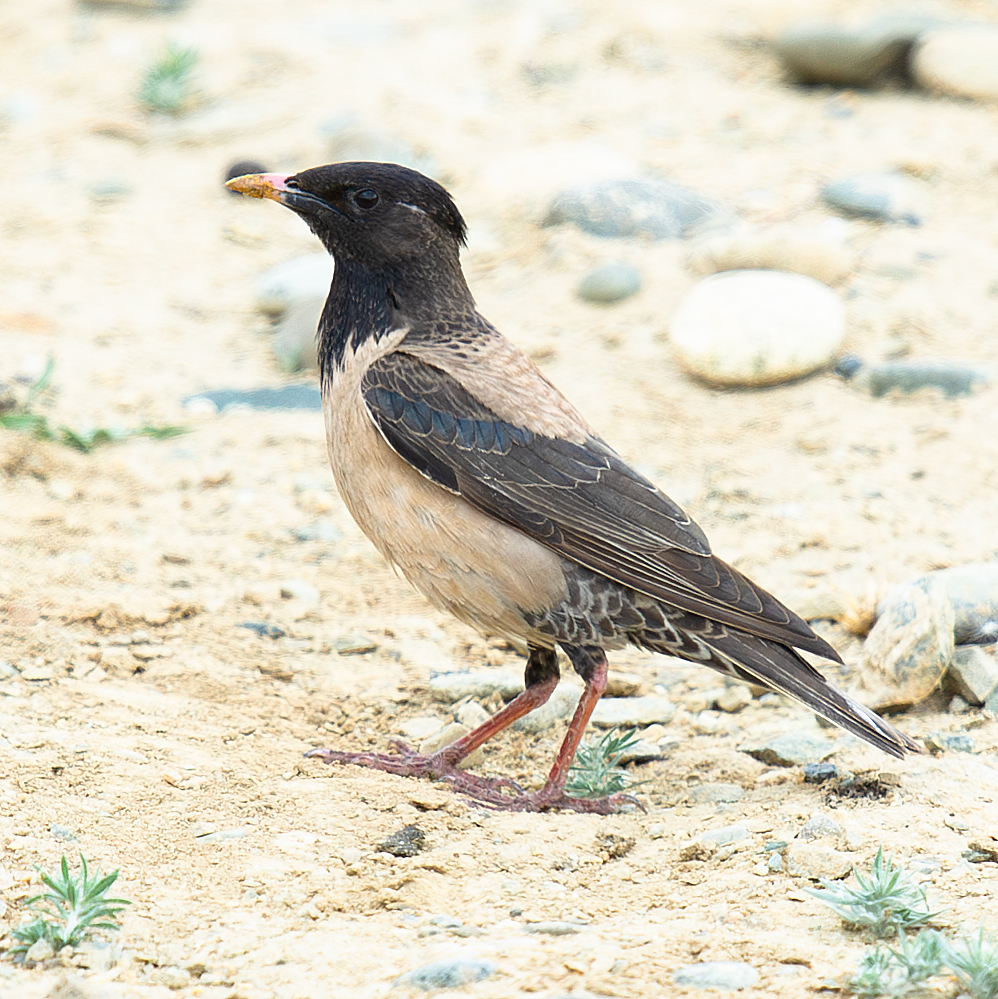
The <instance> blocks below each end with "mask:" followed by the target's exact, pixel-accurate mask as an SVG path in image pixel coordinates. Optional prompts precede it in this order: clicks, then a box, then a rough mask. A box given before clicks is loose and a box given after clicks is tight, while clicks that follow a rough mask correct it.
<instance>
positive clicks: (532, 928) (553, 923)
mask: <svg viewBox="0 0 998 999" xmlns="http://www.w3.org/2000/svg"><path fill="white" fill-rule="evenodd" d="M523 929H524V930H525V931H526V932H527V933H543V934H544V935H546V936H549V937H564V936H568V935H569V934H571V933H578V932H579V930H581V929H582V926H581V925H580V924H579V923H569V922H566V921H564V920H561V919H550V920H544V921H541V922H537V923H527V924H526V926H524V927H523Z"/></svg>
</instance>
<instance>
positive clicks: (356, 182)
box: [225, 162, 465, 268]
mask: <svg viewBox="0 0 998 999" xmlns="http://www.w3.org/2000/svg"><path fill="white" fill-rule="evenodd" d="M225 186H226V187H228V188H230V189H231V190H233V191H238V192H240V193H241V194H246V195H249V196H250V197H253V198H270V199H272V200H273V201H279V202H280V203H281V204H282V205H286V206H287V207H288V208H290V209H291V210H292V211H293V212H295V213H297V214H298V215H300V216H301V217H302V218H303V219H304V220H305V222H306V223H307V224H308V227H309V228H310V229H311V230H312V232H314V233H315V235H316V236H318V237H319V239H320V240H321V241H322V243H323V245H324V246H325V247H326V249H327V250H328V251H329V252H330V253H331V254H332V255H333V257H334V258H335V259H337V260H338V261H339V260H346V259H349V260H354V261H356V262H357V263H360V264H362V265H365V266H367V267H375V268H383V267H394V266H398V265H400V264H402V263H404V262H405V261H408V260H412V259H413V258H417V257H420V256H423V255H425V254H427V253H432V254H433V255H437V254H442V255H444V256H447V257H453V258H454V259H456V258H457V253H458V250H459V248H460V246H461V245H462V244H463V243H464V241H465V224H464V219H463V218H461V213H460V212H459V211H458V210H457V207H456V206H455V204H454V202H453V201H452V200H451V196H450V195H449V194H448V193H447V192H446V191H445V190H444V189H443V188H442V187H441V186H440V185H439V184H438V183H437V182H436V181H435V180H430V178H429V177H424V176H423V175H422V174H421V173H417V172H416V171H415V170H410V169H409V168H408V167H404V166H399V165H398V164H396V163H363V162H353V163H331V164H330V165H329V166H320V167H313V168H312V169H310V170H302V171H301V172H300V173H296V174H276V173H263V174H250V175H247V176H244V177H235V178H233V179H232V180H230V181H229V182H228V183H227V184H226V185H225Z"/></svg>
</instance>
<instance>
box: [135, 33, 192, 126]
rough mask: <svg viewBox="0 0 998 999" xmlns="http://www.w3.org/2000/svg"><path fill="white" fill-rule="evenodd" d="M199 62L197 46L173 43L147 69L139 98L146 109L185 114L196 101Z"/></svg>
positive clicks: (161, 112) (163, 112) (162, 112)
mask: <svg viewBox="0 0 998 999" xmlns="http://www.w3.org/2000/svg"><path fill="white" fill-rule="evenodd" d="M197 61H198V53H197V49H194V48H189V47H185V46H182V45H176V44H174V43H173V42H170V43H169V44H168V45H167V46H166V48H165V49H164V50H163V53H162V54H161V55H160V56H159V58H157V60H156V61H155V62H154V63H153V64H152V65H151V66H150V67H149V68H148V69H147V70H146V73H145V76H144V77H143V78H142V85H141V86H140V87H139V90H138V93H137V95H136V97H137V98H138V102H139V104H140V105H141V106H142V108H143V109H144V110H146V111H156V112H158V113H160V114H181V113H182V112H184V111H186V110H188V109H189V108H190V106H191V105H192V104H193V101H194V90H193V86H192V80H191V77H192V72H193V70H194V66H195V65H196V64H197Z"/></svg>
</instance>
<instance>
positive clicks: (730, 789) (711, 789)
mask: <svg viewBox="0 0 998 999" xmlns="http://www.w3.org/2000/svg"><path fill="white" fill-rule="evenodd" d="M744 797H745V788H743V787H741V786H740V785H738V784H725V783H722V782H720V781H718V782H716V783H713V784H701V785H699V786H698V787H694V788H690V791H689V795H688V798H689V800H690V801H692V802H693V803H694V804H697V805H703V804H707V803H712V802H713V803H716V802H722V801H727V802H731V801H741V800H742V798H744Z"/></svg>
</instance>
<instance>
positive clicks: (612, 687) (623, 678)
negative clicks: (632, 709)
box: [603, 669, 665, 735]
mask: <svg viewBox="0 0 998 999" xmlns="http://www.w3.org/2000/svg"><path fill="white" fill-rule="evenodd" d="M646 689H647V685H646V684H645V680H644V678H643V677H642V676H641V675H640V674H639V673H625V672H623V671H622V670H616V669H612V670H610V671H609V672H608V673H607V677H606V691H605V692H604V694H603V696H604V697H637V696H638V695H640V694H641V693H643V692H644V690H646ZM662 734H663V735H664V734H665V733H664V732H663V733H662Z"/></svg>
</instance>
